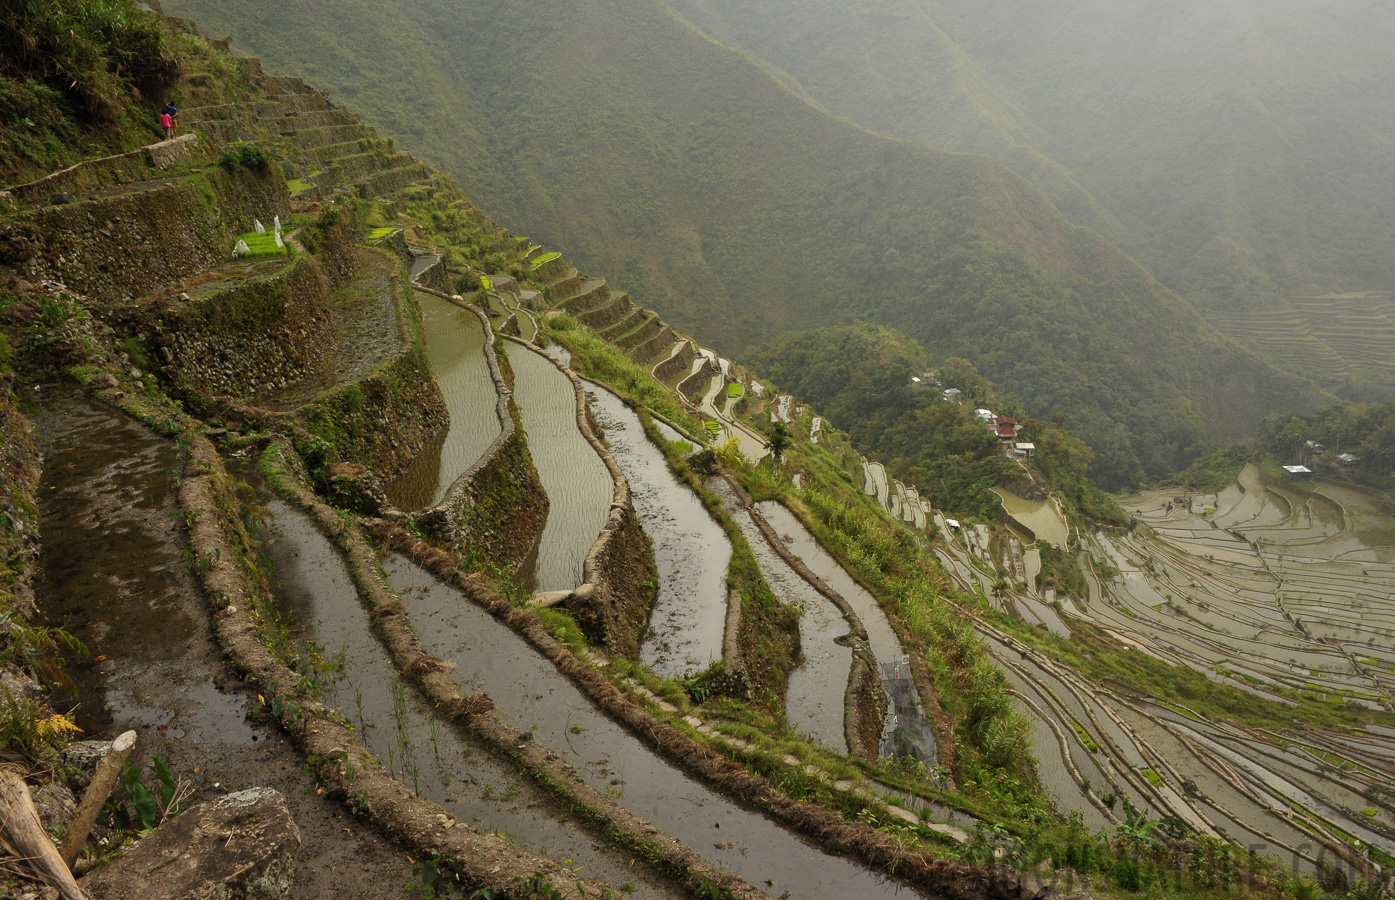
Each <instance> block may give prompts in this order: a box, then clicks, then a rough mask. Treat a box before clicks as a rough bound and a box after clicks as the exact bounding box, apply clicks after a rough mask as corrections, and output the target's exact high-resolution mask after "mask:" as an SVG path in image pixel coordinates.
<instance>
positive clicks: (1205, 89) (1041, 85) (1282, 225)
mask: <svg viewBox="0 0 1395 900" xmlns="http://www.w3.org/2000/svg"><path fill="white" fill-rule="evenodd" d="M927 9H928V12H929V15H931V16H933V17H934V19H935V22H936V23H937V25H938V26H939V27H940V28H942V29H943V30H944V32H945V33H947V34H948V35H949V37H950V38H951V39H952V40H953V41H954V42H955V43H956V44H957V45H958V46H959V47H961V48H963V49H964V50H965V51H966V52H967V53H969V54H971V55H972V56H973V58H974V59H975V60H977V61H978V62H979V63H980V64H981V65H982V66H983V67H984V68H985V69H986V70H987V71H988V72H990V73H991V74H992V76H993V78H994V79H995V81H996V82H997V83H999V84H1001V85H1003V87H1004V89H1005V90H1006V91H1007V92H1009V94H1010V95H1011V96H1013V97H1014V98H1015V99H1016V100H1017V102H1018V104H1019V107H1020V108H1021V109H1022V110H1023V112H1024V113H1025V115H1027V116H1028V117H1030V119H1031V121H1032V122H1033V123H1034V124H1035V125H1036V126H1038V127H1039V128H1040V129H1042V131H1043V132H1045V133H1046V134H1047V135H1048V136H1049V142H1048V143H1049V146H1050V147H1051V148H1052V154H1051V155H1052V156H1053V158H1055V159H1056V160H1059V161H1060V162H1061V163H1062V164H1064V165H1065V166H1067V167H1069V168H1070V169H1071V170H1072V171H1073V172H1075V173H1076V175H1077V176H1078V177H1080V178H1081V179H1082V181H1083V182H1084V183H1085V184H1087V185H1090V186H1092V187H1096V188H1097V189H1098V191H1099V192H1100V195H1101V196H1107V197H1109V198H1112V200H1113V201H1115V202H1116V203H1117V204H1118V206H1117V207H1114V208H1115V210H1116V212H1117V213H1118V214H1119V215H1121V217H1124V218H1126V219H1127V220H1128V221H1130V222H1131V223H1133V224H1134V227H1136V228H1138V229H1139V230H1140V236H1141V238H1142V241H1143V243H1145V244H1146V245H1147V246H1148V247H1149V250H1148V251H1147V253H1146V258H1147V259H1148V261H1149V262H1150V264H1151V265H1152V268H1153V270H1154V271H1155V272H1156V273H1157V274H1158V275H1159V276H1160V277H1161V278H1162V279H1163V280H1164V281H1166V282H1167V283H1168V284H1169V285H1171V286H1173V287H1174V288H1176V289H1177V290H1179V291H1180V292H1181V293H1182V294H1183V295H1184V296H1186V297H1188V299H1191V300H1193V301H1194V302H1195V303H1197V304H1198V305H1199V306H1201V307H1205V308H1210V307H1213V306H1214V307H1219V308H1230V309H1234V308H1244V307H1247V306H1250V305H1252V304H1256V303H1260V302H1262V301H1265V300H1270V299H1274V298H1278V297H1283V296H1288V295H1291V294H1295V293H1322V292H1325V291H1328V290H1362V289H1370V290H1382V289H1384V290H1388V289H1390V287H1391V286H1392V284H1395V264H1392V262H1391V257H1390V253H1389V247H1390V245H1391V242H1392V239H1395V191H1392V190H1391V187H1392V185H1391V176H1390V160H1391V158H1392V152H1395V129H1392V127H1391V123H1392V122H1393V121H1395V100H1392V97H1391V94H1390V91H1389V90H1387V89H1386V83H1385V79H1384V77H1383V76H1384V73H1386V72H1389V71H1390V68H1391V64H1392V58H1391V54H1392V51H1391V48H1392V47H1395V41H1392V36H1393V35H1392V24H1391V21H1390V18H1389V16H1388V15H1386V11H1385V8H1384V6H1383V5H1382V4H1379V3H1375V2H1371V0H1354V2H1347V3H1342V4H1338V5H1336V6H1326V5H1325V6H1314V5H1311V4H1301V3H1278V4H1275V3H1270V2H1264V0H1222V2H1215V3H1200V2H1187V3H1179V4H1173V5H1166V6H1163V5H1158V6H1154V5H1151V4H1117V3H1108V2H1103V0H1073V2H1066V3H1055V4H1040V3H1031V2H1024V0H991V2H988V3H982V4H976V5H975V6H974V7H973V10H972V13H970V12H968V11H967V10H966V8H965V7H963V6H962V5H960V4H955V3H947V2H942V0H935V2H932V3H930V4H927ZM1043 35H1050V39H1049V40H1043V39H1042V36H1043Z"/></svg>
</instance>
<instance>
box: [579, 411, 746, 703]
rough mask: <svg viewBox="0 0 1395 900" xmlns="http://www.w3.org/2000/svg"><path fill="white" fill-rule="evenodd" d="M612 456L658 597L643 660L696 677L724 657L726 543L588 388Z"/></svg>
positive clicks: (631, 428)
mask: <svg viewBox="0 0 1395 900" xmlns="http://www.w3.org/2000/svg"><path fill="white" fill-rule="evenodd" d="M587 395H588V397H589V398H590V402H591V409H592V412H593V413H594V415H595V417H596V421H597V422H598V423H599V424H600V426H601V429H602V430H603V431H604V432H605V435H604V440H605V441H606V443H607V444H609V446H610V452H611V455H612V456H614V457H615V462H616V463H617V464H618V465H619V466H620V469H621V471H623V472H624V473H625V478H626V480H627V481H629V483H630V492H631V496H632V498H633V502H634V507H635V513H636V514H638V516H639V520H640V524H641V525H642V526H643V528H644V532H645V534H647V535H649V539H650V540H651V541H652V542H653V545H654V562H655V563H656V564H657V566H658V569H659V584H658V597H657V599H656V600H655V603H654V610H653V612H652V613H651V614H650V616H649V627H648V628H647V629H646V630H645V633H644V641H643V643H642V645H641V647H640V659H641V660H642V661H643V662H644V664H645V665H647V666H649V667H650V668H651V669H653V670H654V671H655V672H656V673H658V674H659V675H661V676H663V677H665V678H673V677H681V676H683V675H685V674H693V673H696V672H699V671H701V670H703V669H705V668H707V666H708V665H709V664H710V663H712V662H714V661H716V660H719V659H721V658H722V637H723V634H724V632H725V628H726V617H727V585H726V579H727V564H728V563H729V562H730V560H731V543H730V541H728V540H727V535H726V532H724V531H723V530H722V527H721V525H719V524H717V522H716V521H714V520H713V518H712V516H711V515H709V514H708V512H707V509H706V507H704V506H703V505H702V501H701V500H699V499H698V496H697V494H695V493H693V490H692V488H690V487H688V486H687V485H686V484H683V483H682V482H680V481H679V480H678V478H677V477H676V476H675V475H674V474H673V472H672V471H670V470H669V467H668V462H667V461H666V460H665V459H664V455H663V453H662V452H661V451H660V450H659V448H658V447H656V446H654V444H653V443H652V442H650V440H649V437H648V435H646V434H645V432H644V425H643V423H641V422H640V420H639V416H638V415H637V414H636V413H635V411H634V410H632V409H630V408H629V407H628V406H626V405H625V403H624V401H622V400H621V399H620V398H619V396H617V395H616V394H614V393H612V392H611V391H609V390H606V389H605V388H603V387H599V386H597V385H594V384H588V385H587Z"/></svg>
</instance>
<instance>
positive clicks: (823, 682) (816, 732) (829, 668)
mask: <svg viewBox="0 0 1395 900" xmlns="http://www.w3.org/2000/svg"><path fill="white" fill-rule="evenodd" d="M708 486H709V487H711V488H712V490H713V491H714V492H715V493H716V494H717V496H719V497H721V498H722V503H723V505H724V506H725V507H726V510H727V512H728V513H729V514H730V515H731V517H732V518H733V519H735V520H736V523H737V524H738V525H740V526H741V533H742V534H743V535H745V537H746V543H747V544H749V545H750V547H751V553H752V554H753V555H754V556H755V558H756V562H757V563H758V564H759V565H760V569H761V573H762V574H763V575H764V576H765V580H766V583H768V584H769V585H770V589H771V590H772V591H774V592H775V596H776V598H777V599H779V601H780V602H781V603H784V604H786V605H788V606H792V607H794V608H795V609H800V610H802V611H803V615H802V616H801V617H800V619H799V649H800V661H799V666H798V667H797V668H796V669H795V670H794V671H793V672H791V673H790V680H789V686H788V688H787V690H786V692H785V714H786V716H788V718H789V722H790V725H791V726H793V727H794V729H795V730H796V731H798V732H800V733H801V734H806V735H808V736H810V737H812V738H813V739H814V740H816V741H818V742H819V743H820V744H823V745H824V746H825V747H828V748H829V749H830V750H834V751H836V752H838V753H846V752H848V740H847V733H846V731H845V724H844V710H843V696H844V693H845V692H846V690H847V687H848V675H849V673H850V672H851V670H852V659H853V656H852V649H851V648H850V647H848V646H846V645H844V644H841V643H838V639H839V638H843V637H846V636H847V635H848V633H849V632H850V631H851V630H852V629H851V627H850V626H849V624H848V621H847V620H846V619H845V618H843V614H842V612H840V611H839V609H838V607H837V606H835V605H834V604H833V601H831V600H829V599H828V598H827V597H825V596H824V595H823V594H820V593H819V592H818V591H817V590H815V589H814V588H813V586H812V585H810V584H809V583H808V582H807V581H805V580H804V578H803V577H802V576H800V574H799V573H798V572H796V571H795V570H794V569H793V568H792V567H791V566H790V565H789V563H787V562H785V559H784V557H782V556H780V554H779V553H777V552H776V551H775V548H773V547H771V546H770V542H769V541H768V540H766V537H765V535H764V534H763V533H762V532H761V530H760V526H758V525H757V524H756V521H755V518H754V517H753V515H752V514H751V512H750V511H749V510H748V509H746V508H745V507H744V506H742V505H741V503H740V501H739V500H738V499H737V495H736V492H735V491H734V490H733V489H732V487H731V485H730V484H729V483H728V482H727V481H726V479H725V478H713V479H711V480H710V481H709V482H708Z"/></svg>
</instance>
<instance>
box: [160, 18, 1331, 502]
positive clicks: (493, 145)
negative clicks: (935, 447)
mask: <svg viewBox="0 0 1395 900" xmlns="http://www.w3.org/2000/svg"><path fill="white" fill-rule="evenodd" d="M171 6H176V7H177V8H178V9H180V10H186V11H187V10H192V11H193V12H195V13H196V14H198V15H200V16H207V17H211V18H207V19H206V20H205V24H206V25H212V27H213V28H214V29H215V30H231V31H232V32H233V34H234V35H235V36H236V37H238V38H239V40H243V41H245V42H246V43H248V44H249V45H250V46H251V47H252V48H253V49H255V50H257V51H258V52H262V53H264V54H266V55H267V57H268V59H269V61H271V62H273V63H274V64H275V65H277V66H279V67H284V68H287V69H289V70H291V71H295V72H297V73H304V74H308V75H314V77H316V79H317V80H319V81H320V82H321V83H326V84H328V85H329V86H330V87H331V89H334V90H336V91H339V90H341V89H348V88H350V87H351V89H352V93H351V94H350V95H351V96H353V97H354V98H355V102H356V103H359V104H361V105H362V106H363V107H364V108H365V109H366V110H367V111H368V113H369V115H370V117H376V118H377V119H378V121H381V122H386V123H389V124H390V123H392V122H394V121H397V120H400V119H402V118H404V117H406V118H410V119H412V120H413V122H412V127H411V131H410V132H408V133H413V132H420V133H431V134H432V137H431V138H430V140H429V141H427V142H426V143H424V145H423V147H422V149H423V150H424V152H426V153H428V154H430V155H433V156H435V158H436V159H437V160H438V161H440V162H442V163H443V164H445V165H446V166H447V167H448V168H450V169H451V170H452V171H453V172H454V173H455V174H457V175H458V176H459V177H460V178H461V180H462V181H463V182H464V183H465V185H466V187H467V190H469V192H470V193H471V195H472V196H473V197H476V198H477V199H478V202H480V203H481V204H482V206H483V207H484V208H486V209H489V210H491V212H493V213H495V214H496V215H498V216H500V217H501V218H503V219H505V220H507V221H509V222H512V223H517V224H520V225H525V226H526V228H527V230H528V231H530V232H531V233H532V234H534V235H535V236H537V237H538V238H539V239H540V240H543V241H545V242H547V243H551V244H554V245H556V246H559V247H561V248H562V249H563V250H564V251H566V252H567V253H568V254H569V256H570V257H571V258H572V259H574V260H576V261H578V262H580V263H582V264H583V265H585V266H587V267H589V268H594V269H598V270H601V271H604V272H606V273H607V274H613V275H615V276H616V277H617V278H623V279H624V280H625V281H626V282H627V286H630V287H633V288H634V289H635V293H636V294H637V296H638V299H640V300H641V302H644V303H645V304H646V305H648V306H652V307H653V308H655V309H657V310H659V311H660V312H661V313H663V314H664V315H665V317H666V318H668V319H670V320H671V321H672V322H673V324H674V325H675V326H678V327H681V328H683V329H685V330H690V331H692V332H693V333H694V334H696V335H698V336H699V337H701V338H703V339H704V340H707V341H710V342H712V343H715V344H717V345H719V346H721V347H722V348H723V349H727V348H730V349H731V350H732V351H734V352H735V351H739V350H740V349H741V348H743V347H745V346H748V345H750V344H751V343H752V342H754V341H758V340H761V339H763V338H767V337H770V336H772V335H774V334H776V333H778V332H780V331H783V330H787V329H790V328H796V327H799V328H803V327H810V326H817V325H826V324H835V323H840V322H847V321H851V320H856V319H872V320H876V321H881V322H884V323H886V324H890V325H893V326H895V327H898V328H900V329H902V330H904V331H906V332H907V333H909V334H910V335H911V336H912V337H914V338H916V339H917V340H920V341H921V342H922V343H924V344H925V345H926V346H927V347H928V348H929V349H930V350H931V351H932V352H935V353H937V354H946V355H947V354H955V355H962V356H969V357H971V358H973V359H974V360H975V361H976V362H978V364H979V365H980V366H981V367H982V368H983V369H984V370H985V372H986V374H988V375H989V376H990V377H991V378H993V379H994V380H995V381H996V382H998V383H999V384H1001V385H1003V386H1004V388H1005V389H1007V390H1010V391H1012V392H1014V393H1016V394H1018V395H1019V396H1021V397H1022V398H1023V399H1024V400H1025V401H1026V403H1027V405H1028V407H1029V409H1042V410H1059V411H1062V412H1064V413H1065V414H1066V415H1067V416H1068V417H1069V419H1070V421H1071V424H1072V426H1073V427H1074V428H1075V429H1077V430H1078V432H1079V433H1080V434H1082V435H1083V436H1084V437H1085V438H1086V439H1087V440H1088V441H1089V442H1090V443H1091V444H1092V445H1094V446H1095V447H1096V449H1097V451H1098V455H1097V469H1096V474H1098V475H1099V476H1100V477H1102V478H1103V479H1104V480H1105V481H1107V482H1108V483H1111V484H1115V485H1122V484H1128V483H1131V482H1133V481H1134V480H1136V479H1137V478H1138V477H1139V476H1140V474H1142V473H1144V472H1150V473H1154V474H1158V473H1161V472H1164V471H1167V470H1168V469H1169V468H1171V467H1172V466H1174V465H1177V464H1179V463H1183V462H1185V461H1187V460H1188V459H1189V458H1190V454H1191V453H1192V452H1194V447H1195V445H1197V444H1198V442H1204V441H1207V440H1210V439H1213V438H1216V437H1231V436H1234V435H1235V434H1237V433H1240V432H1243V431H1244V430H1245V429H1246V428H1247V427H1249V426H1250V425H1251V424H1253V422H1254V421H1257V419H1258V418H1259V417H1261V416H1262V415H1263V414H1264V413H1265V412H1266V411H1267V410H1269V409H1273V408H1276V407H1278V406H1298V407H1304V406H1307V405H1309V402H1310V400H1311V398H1312V392H1311V389H1310V388H1309V387H1307V386H1306V385H1305V384H1303V383H1302V382H1300V381H1299V380H1297V379H1292V378H1284V377H1280V376H1278V375H1277V374H1276V373H1274V372H1273V371H1272V370H1271V369H1269V368H1268V367H1267V366H1265V365H1264V364H1263V363H1261V362H1259V361H1258V360H1256V359H1255V358H1253V357H1251V356H1249V355H1247V354H1245V353H1244V352H1242V351H1240V350H1239V349H1238V348H1236V347H1235V346H1233V345H1230V344H1228V343H1227V342H1225V341H1224V340H1222V339H1221V338H1219V336H1218V335H1216V334H1215V333H1214V332H1213V331H1211V330H1210V329H1209V328H1208V327H1207V326H1206V325H1205V324H1204V323H1203V322H1201V321H1200V319H1199V318H1198V317H1197V316H1196V315H1195V314H1194V313H1193V312H1192V311H1191V310H1190V309H1189V308H1188V307H1187V305H1186V304H1185V303H1183V302H1182V301H1181V300H1180V299H1179V298H1178V297H1177V296H1176V295H1174V294H1172V293H1170V292H1169V291H1167V290H1166V289H1164V288H1162V287H1161V286H1160V285H1159V284H1158V283H1157V282H1156V281H1154V280H1153V279H1152V278H1151V277H1150V276H1149V275H1148V274H1147V272H1145V271H1144V270H1143V269H1142V268H1141V267H1139V266H1138V265H1137V264H1135V263H1134V262H1133V261H1132V260H1131V259H1129V258H1128V257H1127V256H1125V255H1124V254H1122V253H1120V252H1119V251H1117V250H1116V249H1115V248H1113V247H1112V246H1111V245H1109V244H1108V243H1106V242H1105V241H1104V240H1102V239H1101V238H1100V237H1098V236H1097V235H1096V234H1094V233H1093V232H1089V231H1085V230H1083V229H1079V228H1075V227H1073V226H1071V225H1069V224H1068V223H1067V222H1065V220H1064V219H1063V218H1062V217H1061V215H1060V214H1059V213H1058V212H1057V211H1056V209H1055V208H1054V207H1053V206H1052V204H1051V203H1050V202H1049V201H1048V200H1047V199H1046V198H1045V197H1044V196H1043V195H1042V194H1041V193H1040V192H1039V191H1037V190H1035V189H1033V188H1032V187H1031V186H1030V185H1029V184H1027V183H1026V182H1025V181H1023V180H1022V179H1021V178H1019V177H1017V176H1015V175H1013V174H1011V173H1010V172H1008V171H1007V170H1006V169H1004V168H1003V167H1002V166H1001V165H998V164H996V163H993V162H992V161H990V160H988V159H986V158H983V157H979V156H973V155H955V154H948V153H944V152H940V151H936V150H933V149H931V148H930V147H929V146H927V145H924V144H920V143H913V142H908V141H897V140H892V139H888V138H885V137H881V136H879V135H875V134H872V133H870V132H867V131H863V130H861V129H859V128H856V127H854V126H852V125H851V124H849V123H848V122H847V121H846V120H842V119H838V118H836V117H834V116H831V115H828V114H827V113H826V112H825V111H823V110H822V109H819V108H817V107H815V106H813V105H811V104H809V103H807V102H805V101H804V100H803V99H801V98H800V97H798V96H797V95H796V94H794V93H793V92H792V91H791V90H790V89H788V88H787V87H786V86H785V85H783V84H781V83H780V82H778V81H777V80H776V79H774V78H772V77H771V76H770V75H769V74H768V73H767V72H766V71H765V70H764V69H762V68H761V67H759V66H757V65H755V64H753V63H752V62H751V61H750V60H749V59H748V58H747V57H745V56H743V55H741V54H739V53H737V52H734V51H732V50H729V49H727V48H725V47H722V46H721V45H719V44H716V43H715V42H713V41H712V40H710V39H709V38H707V37H706V36H705V35H703V34H701V33H700V32H698V31H696V30H695V29H693V28H692V27H690V26H688V25H687V24H686V23H685V22H683V21H682V20H681V19H680V18H679V17H677V16H676V15H675V14H674V13H673V12H672V11H671V10H670V9H669V8H668V7H666V6H664V5H662V4H658V3H654V2H649V0H623V2H602V0H581V2H576V3H571V4H565V5H563V4H558V5H554V6H549V7H548V8H546V9H539V8H537V6H536V5H535V4H533V5H525V4H523V3H521V2H517V0H513V2H507V3H503V4H494V5H488V6H486V5H484V4H479V3H467V4H459V5H452V6H447V5H446V4H444V3H443V2H442V0H420V2H419V3H417V4H415V5H413V6H412V7H410V8H408V7H406V6H393V5H391V4H378V5H374V6H369V5H366V4H363V3H361V0H335V2H333V3H330V4H328V5H326V6H324V7H321V8H318V9H317V10H316V11H315V13H314V14H313V17H312V16H311V14H310V13H308V12H296V11H293V10H287V9H285V8H284V7H277V6H269V5H266V4H256V3H252V2H250V0H238V2H231V3H223V4H219V5H217V7H216V8H215V7H214V6H213V5H212V4H210V3H207V2H206V0H181V2H180V3H178V4H177V5H176V4H171ZM330 23H333V27H334V29H335V33H334V34H333V35H329V34H326V33H325V32H326V29H328V28H329V25H330ZM399 48H400V49H401V51H402V52H400V53H399V52H397V51H398V49H399ZM360 57H362V58H367V59H368V60H369V62H366V63H365V65H369V66H372V67H373V68H372V70H371V71H370V72H369V73H365V72H362V71H360V70H359V68H358V65H357V63H356V62H355V60H356V59H358V58H360ZM394 64H395V66H396V68H395V69H393V66H394ZM365 74H368V76H369V77H365ZM346 92H348V91H346ZM436 98H442V103H443V105H439V106H438V105H436V103H437V99H436Z"/></svg>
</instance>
